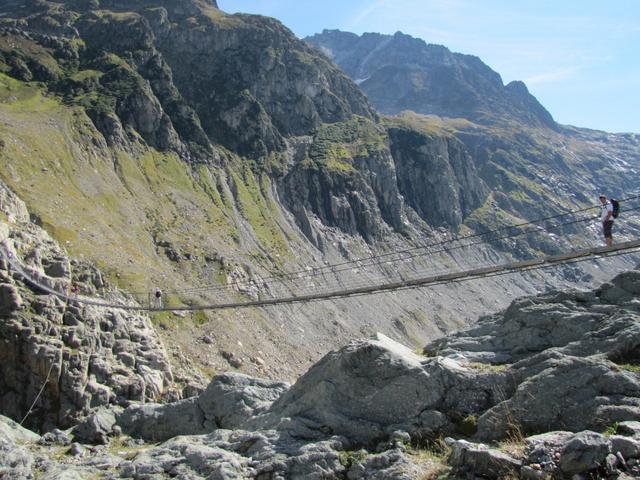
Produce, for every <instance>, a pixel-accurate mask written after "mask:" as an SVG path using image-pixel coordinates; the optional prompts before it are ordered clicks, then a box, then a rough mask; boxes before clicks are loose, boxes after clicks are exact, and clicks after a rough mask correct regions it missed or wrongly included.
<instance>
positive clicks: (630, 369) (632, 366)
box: [618, 363, 640, 373]
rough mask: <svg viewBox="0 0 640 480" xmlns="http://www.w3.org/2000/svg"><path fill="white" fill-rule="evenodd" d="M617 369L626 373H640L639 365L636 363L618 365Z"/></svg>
mask: <svg viewBox="0 0 640 480" xmlns="http://www.w3.org/2000/svg"><path fill="white" fill-rule="evenodd" d="M618 367H620V368H621V369H622V370H626V371H627V372H633V373H640V365H638V364H636V363H622V364H618Z"/></svg>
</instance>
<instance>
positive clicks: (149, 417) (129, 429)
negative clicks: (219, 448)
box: [117, 397, 217, 442]
mask: <svg viewBox="0 0 640 480" xmlns="http://www.w3.org/2000/svg"><path fill="white" fill-rule="evenodd" d="M117 424H118V426H119V427H120V428H121V429H122V432H123V433H126V434H127V435H130V436H132V437H135V438H142V439H144V440H146V441H150V442H158V441H165V440H168V439H170V438H173V437H176V436H178V435H200V434H203V433H208V432H211V431H213V430H215V429H216V428H217V425H216V423H215V419H211V420H208V419H206V418H205V416H204V413H203V412H202V410H201V409H200V407H199V406H198V399H197V397H193V398H188V399H185V400H181V401H179V402H174V403H169V404H165V405H162V404H155V403H148V404H142V405H131V406H129V407H127V408H126V409H125V410H124V411H123V412H122V413H121V414H119V415H118V418H117Z"/></svg>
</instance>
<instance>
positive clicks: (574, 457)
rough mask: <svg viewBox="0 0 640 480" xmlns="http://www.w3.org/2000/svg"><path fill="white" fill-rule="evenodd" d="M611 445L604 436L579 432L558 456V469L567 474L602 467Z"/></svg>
mask: <svg viewBox="0 0 640 480" xmlns="http://www.w3.org/2000/svg"><path fill="white" fill-rule="evenodd" d="M610 451H611V446H610V445H609V442H608V441H607V439H606V438H604V437H603V436H602V435H599V434H597V433H594V432H580V433H578V434H577V435H576V436H574V437H573V438H572V439H571V441H569V442H568V443H567V444H566V445H565V446H564V449H563V450H562V453H561V456H560V469H561V470H562V471H563V472H564V473H565V474H568V475H575V474H577V473H583V472H588V471H590V470H595V469H597V468H599V467H602V466H603V465H604V463H605V459H606V458H607V455H609V453H610Z"/></svg>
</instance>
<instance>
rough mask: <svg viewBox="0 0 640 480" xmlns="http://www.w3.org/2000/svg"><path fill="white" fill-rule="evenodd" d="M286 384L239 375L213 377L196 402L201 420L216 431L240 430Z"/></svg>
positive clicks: (267, 406) (266, 405) (268, 405)
mask: <svg viewBox="0 0 640 480" xmlns="http://www.w3.org/2000/svg"><path fill="white" fill-rule="evenodd" d="M289 387H290V385H289V384H288V383H285V382H274V381H271V380H261V379H257V378H252V377H249V376H247V375H243V374H240V373H225V374H222V375H218V376H216V377H214V378H213V380H212V381H211V383H210V384H209V386H208V387H207V389H206V390H205V391H204V392H202V393H201V394H200V396H199V397H198V400H197V403H198V408H199V409H200V410H201V411H202V412H203V414H204V416H205V418H207V419H210V420H213V419H215V423H216V424H217V425H218V427H219V428H225V429H229V430H231V429H236V428H242V427H243V426H244V425H245V424H246V423H247V421H248V420H250V419H251V418H252V417H253V416H255V415H258V414H260V413H262V412H264V411H266V410H267V409H268V408H269V407H270V406H271V404H272V403H273V402H274V401H276V400H277V399H278V398H279V397H280V396H281V395H282V394H283V393H284V392H286V391H287V390H288V389H289Z"/></svg>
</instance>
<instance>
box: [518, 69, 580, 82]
mask: <svg viewBox="0 0 640 480" xmlns="http://www.w3.org/2000/svg"><path fill="white" fill-rule="evenodd" d="M576 71H577V68H565V69H562V70H556V71H554V72H548V73H542V74H540V75H533V76H532V77H529V78H526V79H525V80H524V81H525V83H526V84H527V85H542V84H545V83H556V82H562V81H564V80H568V79H569V78H571V77H572V76H573V75H574V73H575V72H576Z"/></svg>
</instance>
